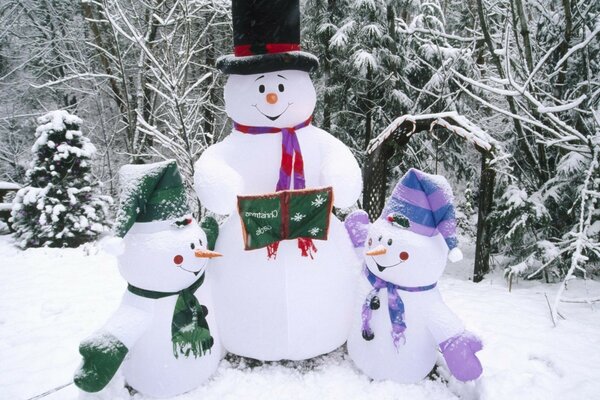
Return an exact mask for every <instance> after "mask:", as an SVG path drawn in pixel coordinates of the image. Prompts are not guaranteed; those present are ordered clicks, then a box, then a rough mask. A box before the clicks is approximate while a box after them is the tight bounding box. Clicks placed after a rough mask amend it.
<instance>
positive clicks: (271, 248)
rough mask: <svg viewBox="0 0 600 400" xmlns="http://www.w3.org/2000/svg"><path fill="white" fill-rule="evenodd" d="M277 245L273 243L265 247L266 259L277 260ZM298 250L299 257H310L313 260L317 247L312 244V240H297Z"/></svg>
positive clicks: (277, 243)
mask: <svg viewBox="0 0 600 400" xmlns="http://www.w3.org/2000/svg"><path fill="white" fill-rule="evenodd" d="M279 243H281V242H274V243H271V244H270V245H268V246H267V259H269V260H271V259H272V260H275V259H277V251H278V250H279ZM298 248H299V249H300V252H301V253H300V255H301V256H302V257H310V258H311V259H313V260H314V253H316V252H317V251H318V250H317V247H316V246H315V244H314V243H313V241H312V239H308V238H298Z"/></svg>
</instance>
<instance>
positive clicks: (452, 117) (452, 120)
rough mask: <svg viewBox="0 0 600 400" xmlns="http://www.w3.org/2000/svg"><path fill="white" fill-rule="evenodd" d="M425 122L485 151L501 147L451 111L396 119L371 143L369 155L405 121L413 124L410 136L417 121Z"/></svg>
mask: <svg viewBox="0 0 600 400" xmlns="http://www.w3.org/2000/svg"><path fill="white" fill-rule="evenodd" d="M423 120H425V121H430V123H431V125H430V129H432V128H433V127H434V126H435V125H439V126H442V127H444V128H446V129H449V130H450V131H452V132H454V133H456V134H457V135H459V136H461V137H462V138H464V139H466V140H467V141H469V142H470V143H473V144H474V145H476V146H477V147H479V148H482V149H484V150H487V151H490V150H491V149H492V148H493V147H495V148H498V147H499V142H498V141H497V140H496V139H494V138H493V137H491V136H490V135H489V134H488V133H487V132H485V131H484V130H483V129H481V128H480V127H478V126H477V125H475V124H473V123H472V122H471V121H469V120H468V119H467V118H465V117H463V116H462V115H459V114H458V113H457V112H455V111H449V112H443V113H437V114H423V115H403V116H401V117H398V118H396V119H395V120H394V121H393V122H392V123H391V124H390V125H389V126H388V127H387V128H385V129H384V130H383V132H381V134H379V136H377V137H376V138H375V139H373V140H371V141H370V142H369V146H368V147H367V154H371V153H372V152H373V151H375V150H376V149H377V148H378V147H379V146H381V145H382V144H383V142H385V141H386V140H387V139H388V138H389V137H390V136H391V135H393V134H394V132H395V131H396V129H398V127H400V125H402V123H404V122H405V121H410V122H412V123H413V132H410V133H409V136H410V135H412V134H413V133H414V129H415V128H416V121H423Z"/></svg>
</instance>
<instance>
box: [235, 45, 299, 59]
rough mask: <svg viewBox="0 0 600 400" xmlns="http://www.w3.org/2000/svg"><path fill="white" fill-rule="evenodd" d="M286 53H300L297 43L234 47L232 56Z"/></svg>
mask: <svg viewBox="0 0 600 400" xmlns="http://www.w3.org/2000/svg"><path fill="white" fill-rule="evenodd" d="M288 51H300V45H299V44H297V43H267V44H265V45H263V46H260V45H256V44H242V45H238V46H235V47H234V49H233V54H235V56H236V57H247V56H254V55H257V54H275V53H285V52H288Z"/></svg>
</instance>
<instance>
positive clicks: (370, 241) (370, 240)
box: [369, 238, 373, 246]
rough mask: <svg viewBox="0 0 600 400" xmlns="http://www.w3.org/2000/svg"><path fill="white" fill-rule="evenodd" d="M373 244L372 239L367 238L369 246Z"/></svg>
mask: <svg viewBox="0 0 600 400" xmlns="http://www.w3.org/2000/svg"><path fill="white" fill-rule="evenodd" d="M372 244H373V239H371V238H369V246H371V245H372Z"/></svg>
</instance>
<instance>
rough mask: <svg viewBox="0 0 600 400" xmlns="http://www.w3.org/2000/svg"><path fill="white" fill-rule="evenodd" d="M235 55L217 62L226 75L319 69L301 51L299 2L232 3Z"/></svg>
mask: <svg viewBox="0 0 600 400" xmlns="http://www.w3.org/2000/svg"><path fill="white" fill-rule="evenodd" d="M232 14H233V45H234V54H230V55H227V56H224V57H221V58H219V59H218V60H217V68H219V69H220V70H221V71H222V72H224V73H226V74H239V75H250V74H259V73H263V72H273V71H280V70H285V69H296V70H301V71H306V72H311V71H314V70H316V69H317V68H318V67H319V60H318V59H317V57H315V56H313V55H312V54H309V53H305V52H302V51H300V4H299V0H232Z"/></svg>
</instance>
